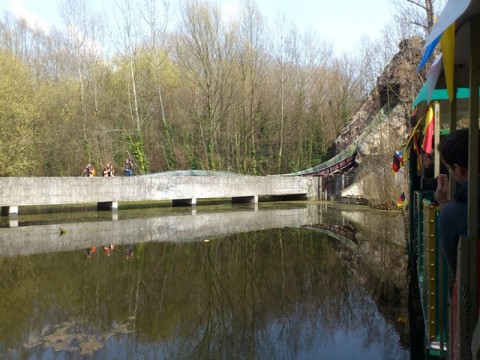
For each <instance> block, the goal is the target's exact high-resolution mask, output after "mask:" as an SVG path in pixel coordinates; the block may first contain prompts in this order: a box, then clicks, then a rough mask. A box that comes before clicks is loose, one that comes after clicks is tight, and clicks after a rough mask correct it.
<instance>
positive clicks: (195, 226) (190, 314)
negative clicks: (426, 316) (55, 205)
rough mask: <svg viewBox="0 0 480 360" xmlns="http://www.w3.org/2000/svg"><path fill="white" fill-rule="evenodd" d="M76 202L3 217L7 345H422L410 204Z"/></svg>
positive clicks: (85, 353) (89, 352)
mask: <svg viewBox="0 0 480 360" xmlns="http://www.w3.org/2000/svg"><path fill="white" fill-rule="evenodd" d="M76 210H77V211H72V212H68V213H58V212H57V213H55V212H53V213H49V214H40V213H34V212H33V213H30V214H22V213H21V214H20V215H19V217H18V219H17V220H13V221H11V220H9V219H8V218H5V217H3V218H2V220H1V223H0V244H1V246H0V274H1V279H2V281H1V285H0V357H1V358H5V359H17V358H21V359H53V358H55V359H409V358H410V350H409V343H408V339H409V334H408V326H407V325H406V323H405V321H404V319H406V318H407V317H408V315H407V284H406V271H407V270H406V266H407V254H406V251H405V236H404V233H403V225H402V223H403V220H402V217H401V214H399V213H396V212H389V213H386V212H380V211H374V210H371V209H368V208H364V207H355V206H354V207H352V206H350V207H344V206H340V205H329V206H328V207H327V206H326V205H325V204H304V203H296V204H295V203H275V204H262V203H261V204H259V205H258V207H249V206H245V205H243V206H240V205H238V206H237V205H235V206H225V205H217V206H215V205H212V206H197V207H196V210H192V209H190V208H181V209H178V208H146V209H136V210H134V209H130V210H120V211H118V212H117V213H113V214H112V213H109V212H96V211H91V210H90V209H88V208H87V209H81V211H78V209H76ZM20 211H22V209H21V210H20Z"/></svg>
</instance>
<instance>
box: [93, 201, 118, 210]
mask: <svg viewBox="0 0 480 360" xmlns="http://www.w3.org/2000/svg"><path fill="white" fill-rule="evenodd" d="M97 210H118V201H103V202H98V203H97Z"/></svg>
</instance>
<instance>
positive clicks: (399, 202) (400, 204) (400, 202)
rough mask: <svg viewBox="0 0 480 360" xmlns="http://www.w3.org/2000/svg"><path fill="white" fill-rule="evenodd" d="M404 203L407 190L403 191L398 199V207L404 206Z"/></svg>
mask: <svg viewBox="0 0 480 360" xmlns="http://www.w3.org/2000/svg"><path fill="white" fill-rule="evenodd" d="M404 205H405V191H403V192H402V194H401V195H400V196H399V197H398V199H397V206H398V207H403V206H404Z"/></svg>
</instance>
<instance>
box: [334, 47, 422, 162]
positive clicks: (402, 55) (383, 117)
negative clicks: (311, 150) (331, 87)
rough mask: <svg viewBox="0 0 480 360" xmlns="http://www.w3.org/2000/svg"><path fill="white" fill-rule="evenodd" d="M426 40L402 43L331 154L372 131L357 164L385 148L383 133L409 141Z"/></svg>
mask: <svg viewBox="0 0 480 360" xmlns="http://www.w3.org/2000/svg"><path fill="white" fill-rule="evenodd" d="M422 46H423V40H422V39H421V38H419V37H413V38H410V39H407V40H404V41H402V42H401V43H400V44H399V52H398V53H397V54H396V55H395V56H394V57H393V58H392V60H391V61H390V63H389V64H388V65H387V66H386V68H385V70H384V71H383V73H382V74H381V75H380V76H379V77H378V79H377V85H376V87H375V88H374V89H373V90H372V91H371V92H370V95H369V96H368V98H367V100H366V101H365V103H364V104H363V105H362V106H361V108H360V109H359V110H358V112H357V113H356V114H355V115H354V116H353V117H352V119H351V121H350V122H349V123H348V124H347V126H346V127H345V128H344V129H343V130H342V132H341V133H340V135H339V136H338V137H337V139H336V140H335V142H334V144H333V146H332V148H331V150H330V152H329V153H330V154H332V155H335V154H338V153H339V152H340V151H342V150H343V149H345V148H346V147H348V146H349V145H350V144H351V143H353V142H355V140H356V139H357V138H358V136H359V135H360V134H362V133H363V132H365V131H366V130H367V128H369V129H368V130H369V134H368V135H366V136H364V137H363V139H362V140H361V142H358V144H357V146H358V148H357V161H358V162H361V161H362V157H363V156H368V155H376V154H377V153H378V150H379V149H380V148H384V146H383V145H382V143H381V142H382V141H385V140H382V138H383V139H385V136H383V137H382V134H388V137H389V138H390V139H395V140H396V141H399V140H400V142H401V140H404V139H406V135H407V132H408V120H409V117H410V115H411V103H412V102H413V100H414V98H415V96H416V95H417V93H418V91H419V90H420V88H421V86H422V83H423V78H422V76H421V75H420V74H418V73H417V71H416V67H417V65H418V63H419V62H420V59H421V57H422V54H423V50H422Z"/></svg>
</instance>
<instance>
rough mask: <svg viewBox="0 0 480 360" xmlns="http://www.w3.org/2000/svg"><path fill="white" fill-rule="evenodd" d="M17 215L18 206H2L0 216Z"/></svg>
mask: <svg viewBox="0 0 480 360" xmlns="http://www.w3.org/2000/svg"><path fill="white" fill-rule="evenodd" d="M12 215H18V206H2V216H12Z"/></svg>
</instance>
